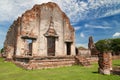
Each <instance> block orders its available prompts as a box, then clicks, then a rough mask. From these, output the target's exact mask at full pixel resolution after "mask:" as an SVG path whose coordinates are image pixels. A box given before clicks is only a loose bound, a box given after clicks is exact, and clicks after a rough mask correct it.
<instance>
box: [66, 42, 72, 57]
mask: <svg viewBox="0 0 120 80" xmlns="http://www.w3.org/2000/svg"><path fill="white" fill-rule="evenodd" d="M66 46H67V55H71V42H66Z"/></svg>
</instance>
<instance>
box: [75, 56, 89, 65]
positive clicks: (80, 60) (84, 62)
mask: <svg viewBox="0 0 120 80" xmlns="http://www.w3.org/2000/svg"><path fill="white" fill-rule="evenodd" d="M75 59H76V63H77V64H78V65H82V66H90V62H89V61H88V59H87V58H85V57H83V56H75Z"/></svg>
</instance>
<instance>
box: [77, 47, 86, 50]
mask: <svg viewBox="0 0 120 80" xmlns="http://www.w3.org/2000/svg"><path fill="white" fill-rule="evenodd" d="M78 49H81V50H85V49H86V48H84V47H82V46H80V47H78Z"/></svg>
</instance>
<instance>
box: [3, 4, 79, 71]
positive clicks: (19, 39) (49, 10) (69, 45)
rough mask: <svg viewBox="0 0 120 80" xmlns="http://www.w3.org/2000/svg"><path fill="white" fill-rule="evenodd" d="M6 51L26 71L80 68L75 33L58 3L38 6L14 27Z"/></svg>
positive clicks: (8, 38)
mask: <svg viewBox="0 0 120 80" xmlns="http://www.w3.org/2000/svg"><path fill="white" fill-rule="evenodd" d="M4 51H5V55H6V59H7V60H13V61H14V62H15V64H17V65H19V66H21V67H24V68H26V69H41V68H51V67H60V66H70V65H73V64H76V58H75V55H76V53H75V31H74V28H73V27H72V26H71V25H70V21H69V18H68V17H67V16H66V14H65V13H64V12H62V11H61V9H60V8H59V6H58V5H57V4H56V3H52V2H49V3H43V4H41V5H35V6H34V7H33V8H32V9H31V10H28V11H26V12H25V13H23V14H22V16H21V17H19V18H18V19H17V20H15V21H14V23H13V24H12V25H11V26H10V28H9V30H8V32H7V36H6V40H5V42H4ZM60 56H62V57H60ZM78 61H79V60H78Z"/></svg>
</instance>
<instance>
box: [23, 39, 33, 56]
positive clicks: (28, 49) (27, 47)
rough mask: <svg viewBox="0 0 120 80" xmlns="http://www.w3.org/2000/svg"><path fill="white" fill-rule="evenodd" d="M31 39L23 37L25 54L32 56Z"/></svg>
mask: <svg viewBox="0 0 120 80" xmlns="http://www.w3.org/2000/svg"><path fill="white" fill-rule="evenodd" d="M32 42H33V40H32V39H25V54H26V56H32Z"/></svg>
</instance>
